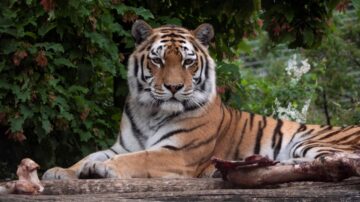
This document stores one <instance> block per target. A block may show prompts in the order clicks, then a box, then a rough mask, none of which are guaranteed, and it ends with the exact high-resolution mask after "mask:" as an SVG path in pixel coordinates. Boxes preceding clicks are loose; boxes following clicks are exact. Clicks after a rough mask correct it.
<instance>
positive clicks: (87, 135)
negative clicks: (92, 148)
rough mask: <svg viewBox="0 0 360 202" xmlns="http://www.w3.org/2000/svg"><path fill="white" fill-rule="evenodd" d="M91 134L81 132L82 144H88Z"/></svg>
mask: <svg viewBox="0 0 360 202" xmlns="http://www.w3.org/2000/svg"><path fill="white" fill-rule="evenodd" d="M91 136H92V135H91V133H90V132H87V131H86V132H81V133H80V141H81V142H87V141H88V140H89V139H90V138H91Z"/></svg>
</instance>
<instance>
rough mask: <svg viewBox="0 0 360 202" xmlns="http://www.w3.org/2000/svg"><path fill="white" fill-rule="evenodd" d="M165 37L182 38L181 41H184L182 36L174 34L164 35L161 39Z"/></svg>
mask: <svg viewBox="0 0 360 202" xmlns="http://www.w3.org/2000/svg"><path fill="white" fill-rule="evenodd" d="M165 37H175V38H182V39H186V38H185V37H184V36H182V35H178V34H175V33H171V34H164V35H162V36H161V38H165Z"/></svg>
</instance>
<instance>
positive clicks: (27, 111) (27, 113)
mask: <svg viewBox="0 0 360 202" xmlns="http://www.w3.org/2000/svg"><path fill="white" fill-rule="evenodd" d="M20 112H21V114H22V116H23V117H24V119H27V118H31V117H32V116H33V115H34V112H33V111H32V110H31V109H30V108H29V107H28V106H25V105H21V106H20Z"/></svg>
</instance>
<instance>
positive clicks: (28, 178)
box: [0, 158, 44, 194]
mask: <svg viewBox="0 0 360 202" xmlns="http://www.w3.org/2000/svg"><path fill="white" fill-rule="evenodd" d="M39 168H40V166H39V165H38V164H37V163H35V162H34V161H33V160H31V159H29V158H25V159H23V160H21V162H20V164H19V165H18V168H17V171H16V175H17V176H18V178H19V179H18V180H17V181H13V182H8V183H7V184H6V185H5V186H0V194H39V193H41V192H43V190H44V187H43V186H42V184H41V183H40V180H39V177H38V174H37V169H39Z"/></svg>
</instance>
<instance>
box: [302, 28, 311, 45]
mask: <svg viewBox="0 0 360 202" xmlns="http://www.w3.org/2000/svg"><path fill="white" fill-rule="evenodd" d="M303 34H304V40H305V44H307V45H308V46H311V45H312V44H313V43H314V33H313V32H312V30H311V29H305V31H304V33H303Z"/></svg>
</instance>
